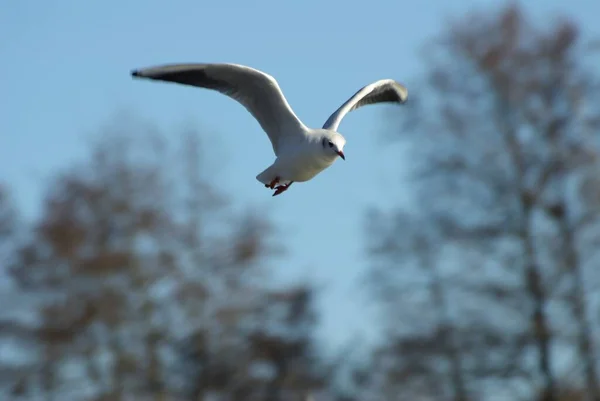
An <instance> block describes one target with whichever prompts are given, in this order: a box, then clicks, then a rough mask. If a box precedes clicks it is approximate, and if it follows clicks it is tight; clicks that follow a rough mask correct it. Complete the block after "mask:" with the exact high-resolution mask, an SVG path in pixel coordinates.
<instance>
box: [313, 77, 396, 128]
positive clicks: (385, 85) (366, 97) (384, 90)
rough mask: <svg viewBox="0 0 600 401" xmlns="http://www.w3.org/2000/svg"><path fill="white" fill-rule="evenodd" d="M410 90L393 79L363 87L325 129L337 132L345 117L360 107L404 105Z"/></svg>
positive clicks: (333, 115)
mask: <svg viewBox="0 0 600 401" xmlns="http://www.w3.org/2000/svg"><path fill="white" fill-rule="evenodd" d="M407 98H408V89H406V87H405V86H404V85H402V84H400V83H398V82H396V81H394V80H393V79H381V80H379V81H376V82H373V83H371V84H369V85H366V86H364V87H362V88H361V89H360V90H358V92H356V93H355V94H354V95H353V96H352V97H351V98H350V99H348V100H347V101H346V102H345V103H344V104H343V105H341V106H340V108H339V109H337V110H336V111H335V112H334V113H333V114H332V115H331V116H330V117H329V118H328V119H327V121H326V122H325V124H324V125H323V128H324V129H330V130H332V131H337V129H338V127H339V125H340V123H341V122H342V119H343V118H344V116H345V115H346V114H348V113H350V112H351V111H353V110H356V109H358V108H359V107H362V106H366V105H368V104H375V103H404V102H406V99H407Z"/></svg>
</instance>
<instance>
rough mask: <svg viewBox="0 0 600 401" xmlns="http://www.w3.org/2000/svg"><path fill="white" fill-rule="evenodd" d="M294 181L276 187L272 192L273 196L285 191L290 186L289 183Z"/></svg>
mask: <svg viewBox="0 0 600 401" xmlns="http://www.w3.org/2000/svg"><path fill="white" fill-rule="evenodd" d="M293 182H294V181H290V183H289V184H286V185H279V186H278V187H277V188H275V193H274V194H273V196H277V195H279V194H281V193H283V192H285V191H287V189H288V188H289V187H290V185H292V183H293Z"/></svg>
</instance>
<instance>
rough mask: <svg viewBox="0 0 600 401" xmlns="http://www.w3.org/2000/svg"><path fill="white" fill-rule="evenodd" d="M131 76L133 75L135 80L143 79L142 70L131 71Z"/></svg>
mask: <svg viewBox="0 0 600 401" xmlns="http://www.w3.org/2000/svg"><path fill="white" fill-rule="evenodd" d="M130 74H131V76H132V77H135V78H139V77H142V71H141V70H131V71H130Z"/></svg>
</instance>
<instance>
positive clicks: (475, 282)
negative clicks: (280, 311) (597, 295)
mask: <svg viewBox="0 0 600 401" xmlns="http://www.w3.org/2000/svg"><path fill="white" fill-rule="evenodd" d="M426 50H427V52H426V53H425V57H426V62H427V70H426V72H425V76H424V83H423V85H422V86H420V90H419V91H418V93H417V94H416V95H414V96H413V100H412V101H411V102H409V103H411V104H410V105H408V104H407V106H408V107H410V108H411V109H410V111H409V113H408V114H410V116H411V117H410V118H409V120H407V121H405V124H404V126H403V128H404V130H403V132H405V133H408V134H410V139H409V140H410V141H411V142H412V143H413V144H414V145H415V146H414V149H413V151H412V156H413V157H414V160H413V161H412V166H414V169H415V170H414V173H415V177H416V178H417V179H418V182H416V183H415V184H416V185H415V186H416V191H415V196H416V201H417V203H418V205H419V208H420V211H419V214H420V215H421V217H414V218H413V217H412V216H409V217H407V216H406V214H405V213H403V212H395V213H376V214H375V215H374V216H370V218H369V219H370V220H371V221H373V222H374V223H373V225H372V226H371V228H370V233H371V234H372V238H374V239H373V243H372V244H371V249H372V250H373V252H374V253H375V254H376V255H377V256H381V258H382V260H380V261H378V260H379V259H376V260H375V261H374V267H373V269H372V279H373V280H372V282H373V284H374V285H375V289H376V291H377V292H378V293H379V294H380V295H381V297H382V298H384V300H385V304H387V305H388V306H389V309H387V311H388V313H390V314H391V313H393V315H392V316H395V315H397V314H398V310H402V311H403V312H402V313H409V312H411V313H413V316H412V317H411V319H407V320H403V322H404V321H407V326H404V327H403V326H402V325H401V323H400V322H398V321H397V320H395V319H392V318H391V317H390V316H386V321H387V322H389V326H391V328H393V329H395V331H396V332H394V333H393V335H391V334H390V344H398V341H400V344H404V346H403V347H400V349H397V346H394V347H395V348H394V347H392V348H391V349H392V350H394V349H395V353H394V355H397V356H396V358H398V359H397V360H396V361H395V362H396V363H404V362H406V361H408V360H409V359H408V358H407V357H406V352H407V350H413V351H415V350H417V349H418V350H419V351H415V352H417V353H419V354H420V355H421V358H420V361H419V362H420V364H421V365H414V364H413V366H412V367H411V368H410V369H405V370H402V373H403V376H400V377H388V378H387V380H388V381H391V382H397V385H399V386H401V385H402V383H403V381H406V380H408V379H407V376H408V377H409V379H412V378H415V377H417V376H419V375H421V376H422V375H423V374H425V375H426V376H427V377H428V380H429V382H424V383H425V384H423V385H422V388H423V389H425V391H430V392H431V393H428V394H430V397H431V398H432V399H433V398H436V397H435V394H438V396H439V394H446V393H440V392H438V391H437V390H436V389H435V388H434V387H433V385H434V383H435V384H437V385H443V384H444V383H445V382H447V383H450V388H451V389H452V390H451V393H450V394H451V395H449V396H446V395H442V396H441V398H442V399H446V398H448V399H454V400H464V399H468V398H473V397H476V398H478V399H479V398H480V396H483V395H485V394H487V395H489V394H491V393H492V392H491V390H490V388H491V387H489V383H496V384H497V383H501V386H503V387H504V390H507V389H508V388H511V387H512V388H519V387H520V386H522V385H523V384H524V383H529V388H528V389H527V391H526V393H524V394H526V395H527V398H529V399H531V397H533V395H532V394H535V393H537V392H538V391H537V389H538V388H540V389H541V390H540V395H539V397H538V398H539V399H540V400H543V401H552V400H557V399H558V398H557V397H558V396H559V394H560V392H559V387H560V386H558V383H557V381H558V378H559V377H563V376H564V375H567V373H568V372H569V371H571V366H569V365H566V364H565V363H564V360H565V358H569V356H572V355H576V356H575V357H573V358H571V360H572V361H575V362H578V361H583V365H584V367H585V368H584V369H583V371H582V370H580V369H576V371H577V372H579V373H581V374H580V375H578V376H577V377H574V378H572V380H571V383H572V384H573V385H577V386H584V388H585V390H586V393H587V394H588V397H589V398H590V399H594V400H598V399H599V397H600V396H599V388H598V383H597V381H598V377H597V371H596V365H595V363H596V361H597V359H596V351H595V349H594V338H596V337H597V335H596V336H594V330H595V329H594V328H592V326H591V325H590V323H589V322H590V320H589V319H590V315H591V312H590V311H588V310H587V308H588V307H591V305H592V304H591V303H590V302H589V301H588V298H587V296H588V294H589V291H590V290H591V287H590V286H588V287H587V288H585V286H584V285H583V283H585V282H589V281H590V280H593V279H597V278H598V274H597V273H596V272H595V271H594V269H593V268H592V266H593V265H594V263H593V261H594V259H593V255H594V253H595V252H594V250H593V249H592V248H590V244H594V243H595V241H597V239H598V238H600V230H599V228H600V227H598V225H597V224H594V223H595V222H596V220H595V219H596V217H597V216H598V215H597V211H598V209H597V207H592V206H590V203H589V202H587V204H586V202H583V198H582V195H581V193H582V192H581V191H582V182H584V181H586V180H585V178H586V177H587V178H588V179H587V181H586V182H589V177H590V171H597V168H598V164H597V163H598V162H597V160H598V158H597V155H598V149H599V148H598V140H597V138H596V137H595V136H594V135H592V133H593V132H597V130H598V128H600V109H598V105H599V104H600V102H599V101H598V100H600V99H598V95H599V94H600V91H599V90H598V89H599V86H598V80H597V78H596V77H595V76H594V75H593V74H591V73H590V72H589V70H588V69H587V68H586V65H585V57H584V56H585V47H584V46H583V44H582V40H581V39H580V35H579V33H578V30H577V27H576V26H575V25H574V24H572V23H570V22H566V21H564V20H563V21H557V22H555V23H554V24H553V25H551V26H550V29H548V30H539V29H537V28H536V27H534V26H533V24H532V23H530V22H529V21H528V20H527V19H526V18H525V16H524V15H523V13H522V12H521V10H520V9H519V7H517V6H515V5H509V6H508V7H506V8H504V9H502V10H501V11H500V12H499V13H491V14H483V13H476V14H474V15H471V16H469V17H467V18H465V19H461V20H460V21H458V22H457V23H454V24H452V25H451V26H450V27H449V29H448V30H447V31H445V32H444V34H443V35H442V36H441V37H440V39H439V40H437V41H435V42H434V43H433V45H432V47H430V48H428V49H426ZM590 185H591V184H590ZM591 187H592V188H593V187H594V185H591ZM592 192H593V191H592ZM592 198H593V196H592ZM593 200H594V201H595V202H597V199H593ZM592 203H593V202H592ZM596 205H597V203H596ZM565 219H566V220H565ZM582 219H583V220H582ZM579 221H580V222H586V223H589V224H585V225H579V224H577V223H576V222H579ZM411 223H412V224H411ZM584 226H585V227H584ZM411 228H412V229H413V231H412V232H409V231H408V230H410V229H411ZM584 231H585V232H584ZM421 233H424V234H421ZM584 235H585V238H586V240H585V241H583V240H578V238H580V236H581V237H582V238H583V236H584ZM423 238H424V239H425V240H423ZM586 244H587V248H586V247H585V245H586ZM424 245H425V246H424ZM579 252H583V253H584V254H586V255H588V256H587V257H586V258H585V259H586V260H587V263H584V262H583V261H582V260H580V259H579V257H578V255H579ZM436 255H437V256H436ZM415 265H416V268H415V267H414V266H415ZM419 267H420V268H419ZM411 269H412V270H411ZM400 277H401V278H402V279H400ZM415 277H417V278H418V280H420V281H419V282H415V280H417V279H416V278H415ZM583 277H587V278H583ZM409 278H413V280H412V281H411V287H410V288H408V289H407V288H406V287H405V286H404V285H403V284H406V285H407V282H406V280H407V279H409ZM566 286H567V287H568V290H565V289H564V288H565V287H566ZM426 288H427V289H429V291H427V292H424V289H426ZM565 291H566V292H565ZM565 293H566V294H568V296H565ZM424 294H429V297H427V296H426V295H424ZM411 297H412V298H411ZM424 304H425V305H424ZM565 304H566V305H568V306H571V312H570V313H569V312H565V308H564V306H565ZM477 309H480V313H475V316H476V318H474V310H477ZM406 310H408V311H406ZM404 311H406V312H404ZM427 313H432V314H435V315H436V317H435V319H433V320H434V321H435V322H436V324H430V325H429V326H426V327H424V328H423V326H424V325H425V324H426V323H425V322H423V320H426V319H427V318H426V317H425V316H427ZM417 319H418V320H417ZM417 327H419V328H420V330H421V331H420V332H419V330H417V329H416V328H417ZM440 328H441V329H440ZM573 328H576V330H573ZM484 329H485V330H484ZM596 329H597V328H596ZM411 330H412V331H413V333H412V334H411V335H407V334H406V332H410V331H411ZM398 331H400V333H398ZM440 335H442V338H440ZM574 337H575V338H577V340H576V341H575V344H574V342H573V341H572V339H573V338H574ZM476 338H479V339H480V340H482V339H485V341H477V340H476ZM427 339H431V341H427ZM457 339H459V340H457ZM416 344H419V345H420V347H417V346H416ZM495 348H497V350H496V349H495ZM400 351H401V352H400ZM431 354H433V355H437V356H436V358H433V357H430V356H429V355H431ZM423 355H428V357H427V358H425V359H424V358H423V357H422V356H423ZM475 355H479V357H480V358H478V359H479V361H480V362H481V363H477V364H476V363H474V360H476V359H477V358H475ZM386 358H387V359H390V358H392V359H393V358H394V357H390V356H389V354H388V355H387V356H386ZM439 358H443V361H444V362H443V363H444V364H447V365H448V368H446V367H445V365H442V364H440V363H437V362H435V365H436V366H437V368H438V370H441V371H442V375H443V376H444V377H447V378H448V379H447V380H445V381H442V380H439V379H438V378H437V377H436V375H433V374H432V373H431V368H430V367H429V368H426V367H423V366H422V364H423V363H425V364H427V363H429V362H431V363H433V361H436V360H437V359H439ZM499 361H501V363H498V362H499ZM532 361H535V365H534V366H532V365H531V362H532ZM559 361H561V362H559ZM392 372H396V370H389V373H392ZM475 378H477V380H474V379H475ZM484 379H485V380H484ZM515 379H518V380H516V381H515ZM509 380H510V382H509ZM519 383H520V384H519ZM484 384H485V386H484V387H482V386H483V385H484ZM517 386H519V387H517ZM477 387H479V390H477ZM403 391H404V388H403ZM477 393H479V396H477ZM511 397H512V398H513V399H514V397H515V395H512V396H511Z"/></svg>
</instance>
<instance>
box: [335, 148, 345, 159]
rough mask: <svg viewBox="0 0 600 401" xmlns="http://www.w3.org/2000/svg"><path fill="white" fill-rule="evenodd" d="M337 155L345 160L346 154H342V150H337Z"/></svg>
mask: <svg viewBox="0 0 600 401" xmlns="http://www.w3.org/2000/svg"><path fill="white" fill-rule="evenodd" d="M337 154H338V155H340V157H341V158H342V159H344V160H346V156H344V152H342V151H341V150H340V151H338V152H337Z"/></svg>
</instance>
